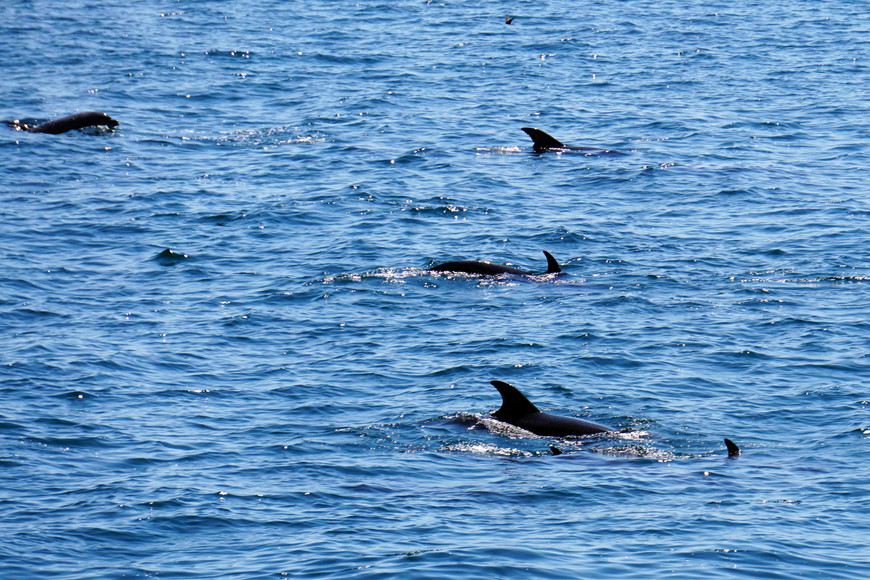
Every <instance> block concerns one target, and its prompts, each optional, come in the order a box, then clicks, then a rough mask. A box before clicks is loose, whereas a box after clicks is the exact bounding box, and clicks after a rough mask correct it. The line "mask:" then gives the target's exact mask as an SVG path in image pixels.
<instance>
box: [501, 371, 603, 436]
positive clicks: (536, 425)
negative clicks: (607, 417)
mask: <svg viewBox="0 0 870 580" xmlns="http://www.w3.org/2000/svg"><path fill="white" fill-rule="evenodd" d="M490 382H491V383H492V386H494V387H495V388H496V389H498V392H499V393H501V398H502V405H501V407H500V408H499V409H498V410H497V411H495V412H494V413H493V414H492V416H493V417H495V418H496V419H498V420H499V421H504V422H505V423H510V424H511V425H514V426H516V427H519V428H521V429H525V430H526V431H531V432H532V433H534V434H535V435H542V436H545V437H566V436H570V435H575V436H576V435H594V434H596V433H607V432H610V431H613V429H611V428H610V427H605V426H604V425H599V424H598V423H592V422H591V421H584V420H583V419H577V418H576V417H563V416H561V415H551V414H550V413H543V412H541V411H540V410H539V409H538V408H537V407H535V405H534V404H532V402H531V401H529V400H528V399H527V398H526V397H525V395H523V394H522V393H521V392H519V391H518V390H517V389H516V387H514V386H513V385H509V384H508V383H506V382H504V381H490Z"/></svg>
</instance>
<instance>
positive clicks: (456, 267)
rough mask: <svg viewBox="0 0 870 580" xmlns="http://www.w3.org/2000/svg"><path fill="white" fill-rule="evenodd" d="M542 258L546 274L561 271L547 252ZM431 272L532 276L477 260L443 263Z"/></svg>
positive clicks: (518, 270)
mask: <svg viewBox="0 0 870 580" xmlns="http://www.w3.org/2000/svg"><path fill="white" fill-rule="evenodd" d="M543 252H544V256H546V257H547V271H546V272H545V273H546V274H556V273H559V272H561V271H562V268H561V267H560V266H559V262H557V261H556V258H554V257H553V256H552V255H551V254H550V253H549V252H548V251H546V250H544V251H543ZM429 271H431V272H461V273H463V274H478V275H481V276H498V275H500V274H514V275H516V276H534V274H533V273H531V272H526V271H524V270H520V269H519V268H513V267H511V266H502V265H501V264H493V263H491V262H479V261H477V260H459V261H456V262H444V263H443V264H438V265H437V266H432V267H431V268H429Z"/></svg>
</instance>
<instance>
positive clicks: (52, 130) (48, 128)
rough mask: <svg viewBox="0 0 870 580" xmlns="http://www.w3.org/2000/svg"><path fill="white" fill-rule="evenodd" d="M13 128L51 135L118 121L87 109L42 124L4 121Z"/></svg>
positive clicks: (111, 124) (108, 124)
mask: <svg viewBox="0 0 870 580" xmlns="http://www.w3.org/2000/svg"><path fill="white" fill-rule="evenodd" d="M3 122H4V123H6V124H7V125H9V126H10V127H12V128H13V129H16V130H18V131H27V132H28V133H49V134H51V135H59V134H61V133H66V132H67V131H72V130H73V129H84V128H85V127H98V126H104V127H109V128H112V127H117V126H118V121H116V120H115V119H113V118H111V117H110V116H108V115H107V114H105V113H98V112H96V111H86V112H84V113H76V114H75V115H69V116H67V117H62V118H60V119H55V120H54V121H48V122H47V123H42V124H40V125H28V124H26V123H22V122H21V121H18V120H15V121H3Z"/></svg>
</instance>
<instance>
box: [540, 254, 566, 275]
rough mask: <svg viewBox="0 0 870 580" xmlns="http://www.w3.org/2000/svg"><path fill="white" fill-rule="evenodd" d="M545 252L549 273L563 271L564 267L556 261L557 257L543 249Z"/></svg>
mask: <svg viewBox="0 0 870 580" xmlns="http://www.w3.org/2000/svg"><path fill="white" fill-rule="evenodd" d="M543 252H544V255H545V256H547V274H555V273H557V272H561V271H562V267H561V266H559V262H557V261H556V258H554V257H553V256H552V254H550V252H548V251H547V250H543Z"/></svg>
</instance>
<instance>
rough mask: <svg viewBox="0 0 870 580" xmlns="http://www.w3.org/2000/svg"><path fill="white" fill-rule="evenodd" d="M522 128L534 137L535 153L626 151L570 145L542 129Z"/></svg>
mask: <svg viewBox="0 0 870 580" xmlns="http://www.w3.org/2000/svg"><path fill="white" fill-rule="evenodd" d="M522 129H523V131H525V132H526V135H528V136H529V137H531V138H532V141H533V142H534V144H535V146H534V149H535V153H546V152H547V151H589V152H590V153H587V155H604V154H608V155H624V153H621V152H619V151H613V150H612V149H601V148H600V147H569V146H567V145H565V144H564V143H562V142H561V141H559V140H558V139H556V138H555V137H553V136H552V135H549V134H547V133H544V132H543V131H541V130H540V129H535V128H533V127H523V128H522Z"/></svg>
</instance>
